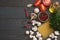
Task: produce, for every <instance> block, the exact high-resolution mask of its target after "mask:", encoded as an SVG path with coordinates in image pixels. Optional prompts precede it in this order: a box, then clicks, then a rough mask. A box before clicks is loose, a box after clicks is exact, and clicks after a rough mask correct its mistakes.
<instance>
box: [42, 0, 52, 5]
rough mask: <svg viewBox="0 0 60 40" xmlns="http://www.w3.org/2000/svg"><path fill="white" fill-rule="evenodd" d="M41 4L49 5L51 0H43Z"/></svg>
mask: <svg viewBox="0 0 60 40" xmlns="http://www.w3.org/2000/svg"><path fill="white" fill-rule="evenodd" d="M43 4H44V5H45V6H49V5H50V4H51V0H43Z"/></svg>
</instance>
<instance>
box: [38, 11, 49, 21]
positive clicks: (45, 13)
mask: <svg viewBox="0 0 60 40" xmlns="http://www.w3.org/2000/svg"><path fill="white" fill-rule="evenodd" d="M41 14H44V15H47V19H46V20H41V18H40V16H41ZM38 19H39V21H41V22H46V21H48V19H49V14H48V13H47V12H40V13H39V14H38Z"/></svg>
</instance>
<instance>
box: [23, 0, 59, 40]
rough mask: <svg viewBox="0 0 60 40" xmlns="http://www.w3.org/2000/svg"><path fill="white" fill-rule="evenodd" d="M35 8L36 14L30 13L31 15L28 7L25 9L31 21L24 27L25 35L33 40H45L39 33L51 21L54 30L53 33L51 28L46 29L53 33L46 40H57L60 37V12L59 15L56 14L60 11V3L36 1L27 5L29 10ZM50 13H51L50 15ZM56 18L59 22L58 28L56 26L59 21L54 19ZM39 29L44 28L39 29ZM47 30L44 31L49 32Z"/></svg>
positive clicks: (45, 0)
mask: <svg viewBox="0 0 60 40" xmlns="http://www.w3.org/2000/svg"><path fill="white" fill-rule="evenodd" d="M33 6H34V7H35V9H34V12H32V13H30V15H29V13H28V11H27V9H26V7H24V11H25V14H26V17H27V18H28V19H29V20H28V21H27V24H26V25H24V28H25V29H26V32H25V34H26V35H27V36H29V38H31V39H32V40H43V39H44V36H43V35H42V34H41V31H40V32H39V30H41V29H42V30H44V28H45V27H44V26H43V27H42V24H44V23H46V22H48V21H49V25H50V26H51V28H52V29H53V32H52V31H51V28H49V26H48V27H47V28H45V29H47V30H48V31H51V32H52V33H50V34H49V35H48V37H46V36H45V37H46V38H47V39H46V40H57V39H58V36H59V35H60V32H59V31H60V21H59V20H58V19H60V14H59V13H60V12H58V14H57V13H56V11H58V9H59V8H60V5H59V2H54V3H52V2H51V0H35V2H34V4H28V5H27V7H28V8H30V7H33ZM47 7H48V8H47ZM47 9H48V11H46V10H47ZM48 12H50V14H49V13H48ZM56 15H59V16H56ZM55 17H57V18H58V19H57V18H56V19H57V20H58V25H57V26H56V27H55V24H57V23H56V22H57V20H55V19H54V18H55ZM54 20H55V22H54ZM39 27H42V28H40V29H39ZM56 28H57V29H56ZM55 29H56V30H55ZM47 30H44V32H45V31H46V32H47ZM46 32H45V33H46ZM42 33H43V31H42ZM48 33H49V32H48ZM43 34H44V33H43Z"/></svg>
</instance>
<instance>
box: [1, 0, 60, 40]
mask: <svg viewBox="0 0 60 40" xmlns="http://www.w3.org/2000/svg"><path fill="white" fill-rule="evenodd" d="M33 1H34V0H0V40H29V38H28V37H26V36H25V35H24V31H25V29H23V25H24V24H25V22H26V21H27V19H26V17H25V12H24V5H26V4H27V3H33ZM58 1H59V0H58ZM29 10H33V7H32V8H31V9H29ZM29 10H28V11H29ZM29 12H30V11H29ZM59 38H60V37H59ZM59 40H60V39H59Z"/></svg>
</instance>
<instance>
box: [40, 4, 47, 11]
mask: <svg viewBox="0 0 60 40" xmlns="http://www.w3.org/2000/svg"><path fill="white" fill-rule="evenodd" d="M39 8H40V11H42V12H45V11H46V7H45V6H44V5H43V4H40V7H39Z"/></svg>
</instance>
